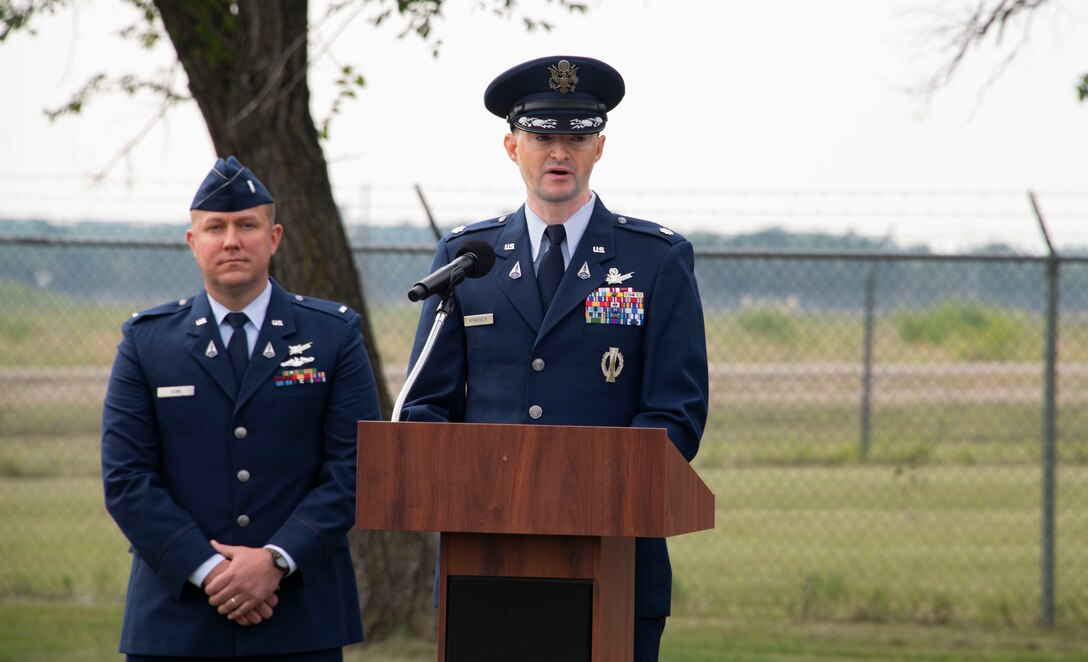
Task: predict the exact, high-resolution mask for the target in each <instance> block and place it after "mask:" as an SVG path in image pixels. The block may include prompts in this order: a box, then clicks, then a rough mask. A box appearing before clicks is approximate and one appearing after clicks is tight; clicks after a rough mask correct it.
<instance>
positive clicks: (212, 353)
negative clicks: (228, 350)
mask: <svg viewBox="0 0 1088 662" xmlns="http://www.w3.org/2000/svg"><path fill="white" fill-rule="evenodd" d="M204 356H206V357H208V358H209V359H214V358H215V357H217V356H219V350H217V349H216V348H215V341H214V340H209V341H208V348H207V349H205V350H204Z"/></svg>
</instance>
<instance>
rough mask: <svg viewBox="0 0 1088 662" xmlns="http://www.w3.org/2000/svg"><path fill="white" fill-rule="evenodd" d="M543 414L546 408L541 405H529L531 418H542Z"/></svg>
mask: <svg viewBox="0 0 1088 662" xmlns="http://www.w3.org/2000/svg"><path fill="white" fill-rule="evenodd" d="M543 415H544V410H543V409H541V408H540V405H533V406H532V407H529V418H540V417H541V416H543Z"/></svg>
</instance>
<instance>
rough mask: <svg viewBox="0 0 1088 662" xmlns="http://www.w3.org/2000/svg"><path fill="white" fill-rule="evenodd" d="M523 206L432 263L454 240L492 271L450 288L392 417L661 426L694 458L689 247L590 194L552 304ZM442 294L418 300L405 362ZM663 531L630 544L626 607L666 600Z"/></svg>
mask: <svg viewBox="0 0 1088 662" xmlns="http://www.w3.org/2000/svg"><path fill="white" fill-rule="evenodd" d="M526 227H527V226H526V221H525V210H524V207H522V208H521V209H519V210H518V211H517V212H515V213H513V214H511V215H509V216H502V217H499V218H495V219H491V220H488V221H483V222H480V223H476V224H474V225H471V226H468V227H466V228H456V229H454V230H453V231H452V233H451V234H449V235H447V236H446V237H445V238H443V239H442V240H441V242H439V245H438V250H437V254H436V255H435V259H434V264H433V265H432V268H433V269H437V268H439V267H442V266H443V265H445V264H447V263H448V262H449V261H450V260H452V259H453V258H454V257H456V256H457V251H458V249H459V248H460V247H461V246H463V245H464V242H466V241H468V240H470V239H475V240H482V241H485V242H487V243H488V244H490V245H491V246H493V247H494V248H495V253H496V256H497V257H496V261H495V266H494V267H493V268H492V269H491V271H490V272H488V274H487V275H485V276H483V277H481V278H476V279H468V280H465V281H464V282H462V283H461V284H460V285H458V286H457V289H456V290H454V295H453V299H454V306H455V307H454V310H453V313H452V314H451V315H450V317H449V318H448V319H447V320H446V322H445V323H444V325H443V328H442V330H441V333H440V334H439V337H438V339H437V341H436V342H435V346H434V349H433V351H432V354H431V356H430V360H429V361H428V363H427V365H426V367H425V368H424V369H423V371H422V372H421V373H420V375H419V377H418V379H417V381H416V384H415V385H414V387H413V388H412V391H411V393H409V395H408V397H407V398H406V401H405V405H404V407H403V409H402V417H401V418H402V420H408V421H452V422H472V423H513V424H541V425H587V426H615V427H647V428H664V429H665V430H666V431H667V433H668V435H669V439H671V440H672V442H673V444H675V445H676V447H677V448H678V449H679V450H680V453H681V454H682V455H683V456H684V457H685V458H687V460H688V461H689V462H690V461H691V459H692V458H693V457H695V453H696V452H697V451H698V449H699V440H700V438H701V436H702V433H703V427H704V425H705V424H706V416H707V406H708V405H707V401H708V385H707V382H708V378H707V357H706V336H705V330H704V325H703V313H702V304H701V302H700V299H699V290H698V286H697V284H696V280H695V273H694V254H693V250H692V246H691V243H690V242H688V241H687V240H685V239H684V238H683V237H681V236H680V235H679V234H677V233H675V232H673V231H672V230H669V229H668V228H665V227H662V226H660V225H658V224H656V223H651V222H648V221H643V220H639V219H635V218H630V217H624V216H618V215H616V214H613V213H612V212H610V211H608V209H606V208H605V206H604V204H603V203H602V202H601V201H600V198H598V199H597V202H596V204H595V206H594V209H593V214H592V217H591V218H590V221H589V225H588V227H587V229H586V232H585V234H584V235H583V236H582V238H581V241H580V242H579V243H578V246H577V248H576V250H575V252H574V254H573V255H572V257H571V261H570V264H569V265H568V267H567V269H566V272H565V273H564V275H563V279H562V281H561V282H560V284H559V289H558V290H557V291H556V294H555V298H554V300H553V301H552V304H551V306H550V307H549V309H548V311H547V312H546V313H545V311H544V310H543V308H542V304H541V302H540V297H539V294H538V290H537V283H536V277H535V274H534V268H533V256H532V254H531V249H530V244H529V237H528V234H527V229H526ZM437 305H438V298H437V297H432V298H430V299H428V300H427V301H425V302H424V305H423V313H422V315H421V317H420V322H419V328H418V329H417V332H416V339H415V345H414V347H413V351H412V359H411V360H412V365H414V364H415V361H416V359H417V358H418V356H419V354H420V351H421V350H422V348H423V345H424V343H425V341H426V339H427V336H428V334H429V333H430V330H431V325H432V323H433V321H434V311H435V309H436V307H437ZM671 589H672V569H671V567H670V564H669V556H668V549H667V547H666V545H665V541H664V540H663V539H646V538H640V539H638V540H637V541H636V544H635V616H636V617H639V618H649V617H661V616H667V615H668V614H669V610H670V606H671Z"/></svg>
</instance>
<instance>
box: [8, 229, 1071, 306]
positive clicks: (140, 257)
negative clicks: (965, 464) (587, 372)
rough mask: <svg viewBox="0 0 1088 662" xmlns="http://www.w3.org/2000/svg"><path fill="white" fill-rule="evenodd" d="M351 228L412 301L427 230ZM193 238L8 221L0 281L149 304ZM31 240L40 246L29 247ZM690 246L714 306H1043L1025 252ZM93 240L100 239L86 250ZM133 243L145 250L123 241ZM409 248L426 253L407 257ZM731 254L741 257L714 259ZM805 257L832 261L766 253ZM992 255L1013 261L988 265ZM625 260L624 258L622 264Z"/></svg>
mask: <svg viewBox="0 0 1088 662" xmlns="http://www.w3.org/2000/svg"><path fill="white" fill-rule="evenodd" d="M347 230H348V237H349V241H351V243H352V245H353V246H354V247H356V248H360V247H363V248H365V247H367V246H373V247H379V246H380V247H390V246H393V247H400V249H399V250H390V251H357V252H356V266H357V268H358V270H359V272H360V274H361V276H362V278H363V282H364V283H365V285H366V288H367V296H368V299H369V301H370V302H372V303H375V304H380V305H389V304H396V303H407V299H406V297H405V293H406V292H407V290H408V288H409V287H411V285H412V283H414V282H415V281H416V280H417V279H418V278H419V277H421V276H422V275H424V274H425V273H426V272H427V269H428V268H429V266H430V262H431V257H432V254H431V250H432V247H433V246H434V244H435V239H434V236H433V234H432V233H431V231H430V229H428V228H425V227H415V226H409V225H402V226H394V227H369V226H367V227H363V226H348V227H347ZM184 233H185V225H133V224H125V223H102V222H95V223H73V224H59V223H50V222H46V221H3V220H0V278H3V279H11V280H14V281H16V282H18V283H22V284H26V285H31V286H34V287H36V288H40V289H42V290H48V291H51V292H54V293H58V294H64V295H67V296H71V297H74V298H78V299H82V300H86V301H92V302H95V303H118V304H125V305H135V306H149V305H153V304H155V303H158V302H161V301H166V300H169V299H171V298H174V297H180V296H185V295H188V294H192V293H194V292H196V291H198V290H199V289H200V287H201V285H200V276H199V273H198V271H197V269H196V267H195V265H194V263H193V259H192V257H191V256H190V254H189V251H188V247H186V246H185V244H184ZM14 238H19V240H20V241H19V243H15V241H14ZM30 238H32V239H34V240H35V241H34V243H26V240H27V239H30ZM689 238H690V239H691V241H692V243H693V244H694V245H695V247H696V251H697V254H698V257H697V270H698V275H699V286H700V290H701V293H702V296H703V299H704V302H705V304H706V307H707V308H708V309H710V310H732V309H737V308H749V307H769V308H780V309H785V310H790V311H806V312H845V313H854V312H858V311H861V310H863V309H864V306H865V301H866V286H867V282H869V281H870V279H871V285H872V289H871V293H872V300H873V302H874V306H875V307H876V309H877V310H881V311H888V310H897V309H919V308H928V307H931V306H934V305H936V304H938V303H940V302H942V301H946V300H965V301H979V302H983V303H986V304H991V305H997V306H1002V307H1007V308H1012V309H1017V310H1023V311H1025V312H1031V313H1039V312H1041V311H1042V310H1043V309H1044V305H1045V287H1046V284H1045V274H1046V265H1045V263H1043V262H1042V261H1040V260H1037V259H1036V260H1030V259H1029V260H1024V261H1018V260H1017V259H1015V256H1016V252H1015V251H1014V250H1013V249H1011V248H1010V247H1008V246H1003V245H991V246H987V247H985V248H982V249H979V250H978V251H975V252H972V253H969V254H965V255H963V256H961V257H960V258H959V259H956V260H941V261H933V260H929V259H926V258H925V256H927V255H930V251H929V250H928V249H927V248H926V247H925V246H917V245H916V246H902V245H897V244H895V243H894V242H891V243H886V242H883V241H879V240H873V239H869V238H866V237H861V236H858V235H854V234H846V235H831V234H822V233H792V232H787V231H785V230H780V229H770V230H764V231H761V232H755V233H751V234H745V235H720V234H711V233H695V234H692V235H690V236H689ZM88 241H90V242H94V243H93V244H88V245H85V244H82V243H80V242H88ZM38 242H41V243H38ZM54 242H55V243H54ZM111 242H116V244H113V243H111ZM131 242H141V245H139V246H126V245H125V244H126V243H131ZM406 247H418V248H419V250H418V251H405V250H404V248H406ZM731 251H733V252H740V253H741V255H736V254H731V255H729V256H726V257H716V256H714V255H712V254H711V255H708V254H707V252H710V253H714V252H731ZM744 251H758V252H759V253H760V257H748V256H744V255H743V252H744ZM805 251H809V252H819V253H828V254H835V256H828V257H806V258H797V257H785V256H784V257H776V256H774V255H768V254H773V253H784V254H795V253H797V252H805ZM699 253H701V254H699ZM850 253H862V254H866V255H867V256H871V255H872V254H874V253H880V254H891V255H895V256H897V257H896V259H887V260H886V259H880V260H873V259H869V258H868V257H867V258H857V257H849V255H848V254H850ZM844 254H846V255H844ZM993 255H1004V256H1010V257H1013V258H1014V259H1013V260H1010V261H996V262H995V261H988V260H985V259H980V256H993ZM621 262H622V256H618V257H617V265H618V266H620V267H622V263H621ZM1060 273H1061V291H1062V293H1063V296H1062V299H1061V302H1062V311H1063V312H1064V313H1072V312H1083V311H1086V310H1088V294H1086V293H1088V263H1086V262H1084V261H1080V262H1069V263H1064V264H1062V265H1061V272H1060Z"/></svg>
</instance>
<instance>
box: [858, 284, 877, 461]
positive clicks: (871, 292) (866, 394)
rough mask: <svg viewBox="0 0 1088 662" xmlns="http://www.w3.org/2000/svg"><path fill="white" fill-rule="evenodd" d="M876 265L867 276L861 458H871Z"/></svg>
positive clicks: (862, 372)
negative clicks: (870, 434) (870, 437)
mask: <svg viewBox="0 0 1088 662" xmlns="http://www.w3.org/2000/svg"><path fill="white" fill-rule="evenodd" d="M876 266H877V263H876V262H873V263H872V264H870V265H869V273H868V274H866V276H865V338H864V343H865V348H864V351H863V354H862V363H861V451H860V452H861V460H862V461H863V462H864V461H865V460H867V459H869V428H870V424H869V406H870V399H871V398H872V387H873V319H874V310H873V309H874V308H875V307H876Z"/></svg>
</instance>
